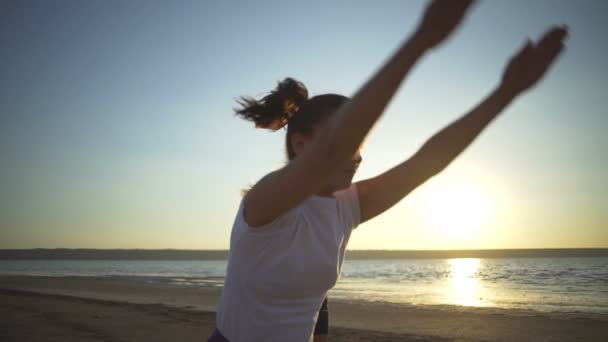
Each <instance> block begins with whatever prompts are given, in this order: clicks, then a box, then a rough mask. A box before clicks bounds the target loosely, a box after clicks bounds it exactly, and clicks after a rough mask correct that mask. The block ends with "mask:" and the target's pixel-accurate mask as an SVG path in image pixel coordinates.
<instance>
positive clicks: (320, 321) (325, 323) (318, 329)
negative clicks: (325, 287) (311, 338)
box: [314, 297, 329, 335]
mask: <svg viewBox="0 0 608 342" xmlns="http://www.w3.org/2000/svg"><path fill="white" fill-rule="evenodd" d="M328 331H329V310H328V309H327V297H326V298H325V300H324V301H323V304H321V309H319V316H318V317H317V324H316V325H315V332H314V335H327V333H328Z"/></svg>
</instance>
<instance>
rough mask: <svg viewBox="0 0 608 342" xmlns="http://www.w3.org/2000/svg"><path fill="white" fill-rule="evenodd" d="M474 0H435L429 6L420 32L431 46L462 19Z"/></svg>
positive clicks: (438, 41)
mask: <svg viewBox="0 0 608 342" xmlns="http://www.w3.org/2000/svg"><path fill="white" fill-rule="evenodd" d="M473 2H474V1H473V0H433V1H431V2H430V3H429V5H428V6H427V8H426V10H425V12H424V16H423V18H422V22H421V24H420V26H419V28H418V32H419V34H420V35H421V37H422V38H423V40H424V41H425V42H426V43H427V45H428V47H429V48H432V47H434V46H435V45H438V44H439V43H441V42H442V41H443V40H444V39H445V38H446V37H447V36H448V35H449V34H450V33H451V32H452V31H454V29H455V28H456V27H457V26H458V24H459V23H460V22H461V21H462V19H463V18H464V16H465V13H466V12H467V10H468V9H469V7H470V6H471V4H472V3H473Z"/></svg>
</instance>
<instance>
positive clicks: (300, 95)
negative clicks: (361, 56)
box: [234, 77, 348, 160]
mask: <svg viewBox="0 0 608 342" xmlns="http://www.w3.org/2000/svg"><path fill="white" fill-rule="evenodd" d="M347 100H348V98H347V97H345V96H342V95H338V94H323V95H317V96H314V97H312V98H310V99H309V98H308V89H306V87H305V86H304V84H303V83H301V82H299V81H297V80H295V79H293V78H291V77H288V78H285V79H284V80H283V81H280V82H278V85H277V87H276V89H274V90H272V91H271V92H270V94H268V95H266V96H265V97H263V98H262V99H261V100H256V99H254V98H251V97H243V96H241V97H240V99H237V102H238V103H239V105H240V106H241V107H242V108H240V109H236V108H234V111H235V114H236V115H237V116H241V117H242V118H243V119H245V120H249V121H253V122H254V123H255V127H256V128H266V129H269V130H271V131H276V130H278V129H280V128H283V127H285V126H287V134H286V136H285V147H286V150H287V158H288V159H289V160H291V159H293V158H295V156H296V154H295V152H294V150H293V148H292V146H291V142H290V141H291V136H292V135H293V133H296V132H299V133H302V134H307V135H308V134H311V133H312V131H313V128H314V126H315V125H316V124H318V123H319V122H321V121H322V120H323V119H325V118H326V117H327V116H329V115H330V114H332V113H334V112H335V111H336V110H337V109H338V108H339V107H340V106H341V105H342V104H343V103H344V102H346V101H347Z"/></svg>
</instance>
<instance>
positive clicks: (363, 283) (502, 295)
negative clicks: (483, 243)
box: [0, 257, 608, 314]
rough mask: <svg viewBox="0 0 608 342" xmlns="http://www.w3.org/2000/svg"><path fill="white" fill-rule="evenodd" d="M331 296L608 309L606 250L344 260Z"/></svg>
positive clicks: (90, 269)
mask: <svg viewBox="0 0 608 342" xmlns="http://www.w3.org/2000/svg"><path fill="white" fill-rule="evenodd" d="M225 270H226V261H225V260H0V274H11V275H45V276H124V277H136V278H137V279H140V280H142V281H150V282H165V283H169V284H174V285H178V286H215V287H221V286H222V284H223V277H224V275H225ZM329 296H330V300H331V298H340V299H342V300H363V301H373V302H374V301H375V302H388V303H394V304H405V305H428V306H451V307H485V308H499V309H523V310H534V311H541V312H560V313H593V314H608V257H572V258H565V257H561V258H559V257H558V258H488V259H477V258H462V259H391V260H346V261H345V263H344V266H343V268H342V275H341V278H340V279H339V281H338V283H337V284H336V286H335V287H334V288H333V289H332V290H331V291H330V293H329Z"/></svg>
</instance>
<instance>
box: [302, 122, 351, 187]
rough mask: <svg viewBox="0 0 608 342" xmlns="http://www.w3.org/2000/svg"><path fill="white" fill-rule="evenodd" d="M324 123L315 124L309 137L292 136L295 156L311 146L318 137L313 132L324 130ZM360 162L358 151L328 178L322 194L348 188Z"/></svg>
mask: <svg viewBox="0 0 608 342" xmlns="http://www.w3.org/2000/svg"><path fill="white" fill-rule="evenodd" d="M325 123H326V122H321V123H319V124H317V125H316V126H315V128H314V131H313V133H312V134H311V135H310V136H308V135H302V134H299V133H294V134H293V136H292V146H293V149H294V152H295V153H296V155H298V154H300V153H302V152H304V151H305V150H306V149H308V148H310V146H312V142H313V141H314V138H315V136H318V135H317V134H315V132H317V131H318V130H321V129H324V128H325ZM362 160H363V158H362V157H361V150H360V149H359V150H358V151H357V152H355V154H354V155H353V156H352V157H351V158H350V159H348V160H347V161H345V162H344V163H343V164H342V165H340V167H338V168H337V169H336V171H335V172H334V173H333V174H332V175H331V176H330V177H329V179H328V181H327V184H326V185H325V186H324V187H323V190H322V192H325V193H328V194H329V193H332V192H334V191H337V190H342V189H345V188H348V187H349V186H350V185H351V183H352V180H353V177H354V175H355V173H356V172H357V169H358V168H359V165H360V164H361V161H362Z"/></svg>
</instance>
